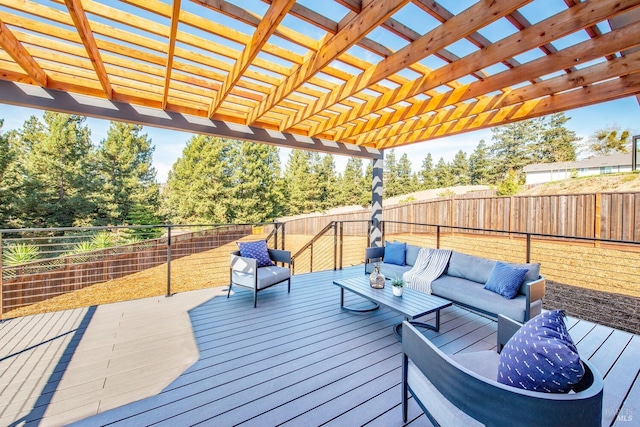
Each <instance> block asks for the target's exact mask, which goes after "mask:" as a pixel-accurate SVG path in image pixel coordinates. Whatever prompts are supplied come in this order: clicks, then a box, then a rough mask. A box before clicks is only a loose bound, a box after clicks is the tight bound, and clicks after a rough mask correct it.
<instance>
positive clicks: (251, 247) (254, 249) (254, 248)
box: [238, 240, 275, 267]
mask: <svg viewBox="0 0 640 427" xmlns="http://www.w3.org/2000/svg"><path fill="white" fill-rule="evenodd" d="M238 247H239V248H240V256H243V257H245V258H252V259H255V260H256V261H258V267H268V266H271V265H275V264H274V263H273V261H271V258H270V257H269V249H268V248H267V242H266V240H256V241H255V242H238Z"/></svg>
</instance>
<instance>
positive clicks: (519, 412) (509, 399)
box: [402, 316, 603, 427]
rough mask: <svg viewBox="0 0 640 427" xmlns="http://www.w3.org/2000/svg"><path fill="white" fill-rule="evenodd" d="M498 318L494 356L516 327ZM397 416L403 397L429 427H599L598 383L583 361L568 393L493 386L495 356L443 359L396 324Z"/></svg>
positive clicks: (404, 404)
mask: <svg viewBox="0 0 640 427" xmlns="http://www.w3.org/2000/svg"><path fill="white" fill-rule="evenodd" d="M520 326H521V325H520V323H517V322H515V321H513V320H511V319H508V318H506V317H504V316H499V318H498V351H500V350H502V348H503V346H504V345H505V343H506V342H507V341H508V340H509V338H510V337H511V336H512V335H513V334H515V333H516V332H517V331H518V329H519V328H520ZM402 348H403V366H402V411H403V419H404V421H405V422H406V420H407V410H408V404H407V402H408V397H409V395H408V393H409V392H411V394H412V395H413V397H414V398H415V400H416V402H417V403H418V404H419V406H420V407H421V408H422V410H423V411H424V412H425V414H426V415H427V417H428V418H429V419H430V420H431V422H432V423H433V424H434V425H465V426H481V425H482V426H484V425H486V426H519V425H521V426H529V425H540V426H542V425H544V426H557V427H560V426H562V427H565V426H581V427H584V426H594V427H595V426H600V425H601V423H602V396H603V380H602V377H601V375H600V374H599V373H598V371H597V370H596V369H595V368H594V367H593V365H591V364H590V363H589V362H588V361H586V360H582V363H583V365H584V368H585V374H584V377H583V379H582V380H581V382H580V384H579V387H576V388H575V390H576V391H575V392H571V393H543V392H535V391H530V390H524V389H520V388H516V387H512V386H509V385H505V384H501V383H499V382H498V381H497V380H496V379H495V378H496V376H497V371H498V363H499V359H500V355H499V354H498V353H497V352H496V351H494V350H487V351H478V352H469V353H459V354H456V355H453V356H451V355H446V354H444V353H443V352H442V351H441V350H440V349H438V348H437V347H436V346H435V345H433V344H432V343H431V342H430V341H429V340H428V339H427V338H426V337H425V336H424V335H423V334H421V333H420V332H419V331H418V330H417V329H416V328H415V327H414V326H413V325H411V324H410V323H409V322H406V321H405V322H404V323H403V325H402Z"/></svg>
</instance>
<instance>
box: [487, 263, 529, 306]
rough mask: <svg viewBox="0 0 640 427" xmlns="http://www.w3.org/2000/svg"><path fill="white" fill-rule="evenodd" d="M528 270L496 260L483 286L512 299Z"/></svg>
mask: <svg viewBox="0 0 640 427" xmlns="http://www.w3.org/2000/svg"><path fill="white" fill-rule="evenodd" d="M528 271H529V270H528V269H526V268H517V267H511V266H509V265H507V264H505V263H503V262H500V261H497V262H496V265H495V266H494V267H493V270H491V274H490V275H489V279H487V283H485V285H484V288H485V289H486V290H488V291H492V292H495V293H497V294H500V295H502V296H503V297H505V298H507V299H513V298H514V297H515V296H516V295H518V291H519V290H520V285H521V284H522V280H523V279H524V276H525V275H526V274H527V272H528Z"/></svg>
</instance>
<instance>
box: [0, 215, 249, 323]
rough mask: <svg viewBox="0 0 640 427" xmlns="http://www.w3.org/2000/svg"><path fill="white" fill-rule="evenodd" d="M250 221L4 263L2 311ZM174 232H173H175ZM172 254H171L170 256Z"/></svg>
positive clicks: (174, 253) (200, 244)
mask: <svg viewBox="0 0 640 427" xmlns="http://www.w3.org/2000/svg"><path fill="white" fill-rule="evenodd" d="M252 232H253V230H252V226H251V225H230V226H224V227H220V228H213V229H207V230H202V231H196V232H187V233H182V234H174V235H173V236H172V238H171V251H169V250H168V238H167V236H163V237H161V238H158V239H150V240H145V241H143V242H138V243H132V244H128V245H121V246H116V247H111V248H106V249H100V250H95V251H92V252H87V253H82V254H73V255H66V256H62V257H58V258H49V259H45V260H38V261H33V262H30V263H26V264H21V265H18V266H5V267H3V269H2V279H0V284H1V285H2V304H1V307H2V313H6V312H8V311H11V310H13V309H16V308H19V307H23V306H25V305H29V304H34V303H36V302H40V301H44V300H46V299H49V298H53V297H55V296H58V295H62V294H66V293H68V292H73V291H77V290H79V289H82V288H85V287H87V286H91V285H94V284H96V283H101V282H106V281H108V280H113V279H118V278H120V277H123V276H127V275H129V274H133V273H137V272H139V271H142V270H146V269H149V268H152V267H155V266H158V265H161V264H165V263H167V261H168V260H169V259H171V260H175V259H178V258H182V257H186V256H189V255H192V254H196V253H199V252H203V251H207V250H210V249H215V248H217V247H220V246H223V245H225V244H228V243H230V242H234V241H236V240H238V239H239V238H240V237H242V236H246V235H250V234H252ZM174 233H175V232H174ZM169 254H170V258H169Z"/></svg>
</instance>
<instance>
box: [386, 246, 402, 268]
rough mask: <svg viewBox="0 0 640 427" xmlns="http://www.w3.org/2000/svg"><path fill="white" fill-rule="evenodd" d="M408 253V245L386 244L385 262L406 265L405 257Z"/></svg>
mask: <svg viewBox="0 0 640 427" xmlns="http://www.w3.org/2000/svg"><path fill="white" fill-rule="evenodd" d="M406 251H407V244H406V243H391V242H385V244H384V258H383V261H384V262H386V263H387V264H396V265H404V255H405V253H406Z"/></svg>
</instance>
